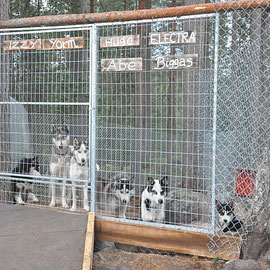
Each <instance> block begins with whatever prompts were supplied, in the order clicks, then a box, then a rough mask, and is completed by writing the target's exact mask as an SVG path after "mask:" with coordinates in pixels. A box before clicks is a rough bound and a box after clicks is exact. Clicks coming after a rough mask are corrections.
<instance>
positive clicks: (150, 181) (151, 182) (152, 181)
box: [147, 176, 155, 186]
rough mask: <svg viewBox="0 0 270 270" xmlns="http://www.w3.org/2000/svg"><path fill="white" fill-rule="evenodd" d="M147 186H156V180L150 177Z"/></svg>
mask: <svg viewBox="0 0 270 270" xmlns="http://www.w3.org/2000/svg"><path fill="white" fill-rule="evenodd" d="M147 184H148V185H149V186H152V185H154V184H155V180H154V178H152V177H151V176H149V177H148V179H147Z"/></svg>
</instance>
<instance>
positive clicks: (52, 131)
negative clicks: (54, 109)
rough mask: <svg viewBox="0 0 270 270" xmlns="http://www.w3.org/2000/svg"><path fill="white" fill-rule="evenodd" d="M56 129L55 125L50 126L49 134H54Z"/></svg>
mask: <svg viewBox="0 0 270 270" xmlns="http://www.w3.org/2000/svg"><path fill="white" fill-rule="evenodd" d="M56 129H57V127H56V126H55V125H52V126H51V133H53V134H55V133H56Z"/></svg>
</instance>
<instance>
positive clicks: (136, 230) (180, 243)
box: [95, 219, 239, 260]
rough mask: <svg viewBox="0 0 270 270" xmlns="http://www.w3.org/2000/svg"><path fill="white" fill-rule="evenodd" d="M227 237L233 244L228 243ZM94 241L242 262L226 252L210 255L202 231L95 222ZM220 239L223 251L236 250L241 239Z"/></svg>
mask: <svg viewBox="0 0 270 270" xmlns="http://www.w3.org/2000/svg"><path fill="white" fill-rule="evenodd" d="M228 238H230V240H232V241H228ZM95 239H97V240H104V241H111V242H116V243H120V244H127V245H134V246H139V247H145V248H151V249H157V250H164V251H169V252H176V253H183V254H189V255H195V256H202V257H208V258H215V257H221V258H222V259H224V260H232V259H239V256H233V255H227V254H226V252H224V253H222V254H221V253H215V254H214V253H212V252H210V251H209V250H208V247H207V244H208V243H209V237H208V235H207V234H205V233H199V232H190V231H182V230H176V229H169V228H161V227H155V226H146V225H140V224H132V223H126V222H125V223H124V222H118V221H111V220H104V219H96V220H95ZM217 240H218V241H222V242H223V243H224V244H223V246H222V249H223V251H226V247H230V248H231V246H234V247H235V250H236V251H237V245H238V241H239V239H238V238H236V237H232V236H228V235H226V236H223V235H220V236H217ZM231 243H234V244H231Z"/></svg>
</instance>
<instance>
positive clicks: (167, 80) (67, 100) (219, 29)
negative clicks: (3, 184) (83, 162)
mask: <svg viewBox="0 0 270 270" xmlns="http://www.w3.org/2000/svg"><path fill="white" fill-rule="evenodd" d="M245 3H246V4H247V6H248V7H249V8H250V7H252V5H251V4H250V3H249V1H245ZM223 5H225V3H223ZM230 5H231V8H230V10H228V11H226V12H222V13H213V14H200V15H188V16H181V17H172V18H160V19H151V20H148V19H146V20H140V21H137V20H133V21H128V22H114V23H113V22H110V23H96V24H90V25H75V26H56V27H55V26H54V27H53V26H52V27H48V26H47V27H31V28H22V29H19V28H14V29H6V30H4V29H1V33H0V34H1V54H4V55H5V58H4V59H5V60H6V62H5V65H6V66H7V67H8V72H7V77H8V89H9V92H8V97H9V99H8V100H4V101H1V104H2V105H5V106H8V107H9V110H10V113H9V117H8V118H9V123H10V125H9V126H10V131H9V133H10V136H9V137H10V138H8V140H7V141H5V142H4V143H6V144H8V145H9V150H8V154H9V155H10V160H7V164H6V165H7V166H6V167H7V168H9V169H8V170H7V171H2V172H1V173H0V176H1V179H2V180H4V181H17V180H16V175H14V173H12V169H13V168H14V167H15V166H16V164H18V162H19V160H20V159H21V158H22V157H25V156H26V157H31V156H38V158H39V160H40V164H41V172H42V175H41V176H40V177H39V179H34V180H33V179H30V180H26V181H30V182H31V183H33V185H34V188H33V190H34V191H35V192H36V194H37V195H38V197H39V199H40V202H39V203H38V205H43V206H48V200H49V199H50V184H51V182H52V181H54V180H55V177H53V176H50V175H49V171H48V165H49V162H50V154H51V146H52V134H51V131H50V130H51V126H52V125H59V124H63V123H65V124H66V125H67V126H68V127H69V129H70V137H71V142H72V140H73V139H74V138H75V137H78V138H79V139H81V140H87V141H88V143H89V148H90V152H89V166H90V174H89V181H90V182H91V186H90V190H89V192H91V200H90V202H89V203H90V204H91V210H92V211H94V210H95V198H96V194H97V192H99V190H97V188H96V187H97V184H98V183H97V181H96V177H97V176H100V177H102V178H105V179H110V178H112V177H114V176H115V175H119V174H122V173H124V174H128V175H134V176H135V178H136V181H135V190H136V195H135V197H134V198H133V200H132V201H131V202H130V204H129V207H128V209H127V219H126V220H121V221H122V222H128V223H132V224H134V223H136V224H144V225H152V226H158V227H165V228H172V229H182V230H187V231H192V232H203V233H206V234H209V237H210V238H209V239H210V244H209V246H208V248H209V249H210V250H211V251H212V252H220V251H221V253H222V252H224V253H227V254H234V253H235V252H238V251H239V250H236V251H235V250H231V249H230V248H228V246H226V248H224V247H225V244H224V243H222V242H221V243H220V239H221V238H219V237H218V236H216V233H217V232H218V229H220V228H218V224H217V217H216V206H215V201H216V200H218V201H230V200H233V201H234V202H235V205H236V207H235V210H236V212H237V214H238V215H239V217H240V218H241V219H245V216H248V211H247V209H246V208H247V207H249V206H250V205H251V204H252V198H253V197H254V194H255V195H256V190H254V179H255V177H256V168H257V167H258V165H259V163H260V159H261V153H262V149H263V147H264V146H265V144H266V142H267V139H266V134H267V128H266V126H265V122H267V120H268V115H267V113H266V110H267V104H268V98H267V97H268V96H267V95H266V92H265V91H266V85H267V78H266V79H265V78H264V76H265V74H266V71H265V65H266V62H267V61H269V56H267V54H266V51H267V48H268V45H267V44H268V43H267V38H265V36H266V34H267V23H268V21H269V18H268V17H269V13H268V12H267V10H266V9H265V8H264V7H263V6H261V7H257V8H251V9H244V10H237V6H234V5H235V3H233V4H232V3H230ZM238 5H239V4H238ZM222 8H223V9H224V6H222ZM222 8H221V9H222ZM221 9H220V10H221ZM220 10H219V9H216V11H220ZM265 14H268V15H265ZM96 16H98V15H96ZM258 18H260V19H261V22H259V21H258ZM245 21H246V22H248V23H247V24H246V25H243V23H244V22H245ZM24 22H25V21H24ZM257 33H260V35H259V37H260V38H258V35H257ZM263 39H265V40H263ZM263 41H266V43H264V42H263ZM262 57H263V58H264V59H263V61H262ZM262 74H263V75H262ZM266 77H267V76H266ZM96 163H97V164H98V165H99V166H100V168H101V169H100V171H98V172H96V171H95V168H96ZM164 175H167V176H168V177H169V179H170V181H169V188H170V193H169V196H168V198H167V204H166V213H165V220H164V222H162V223H145V222H143V221H142V220H141V218H140V199H141V198H140V195H141V192H142V190H143V188H144V187H145V185H146V184H147V178H148V177H149V176H153V177H155V178H157V179H160V178H161V177H163V176H164ZM56 180H61V179H56ZM68 180H71V179H68ZM86 181H87V180H83V179H81V180H77V181H76V187H77V188H78V196H79V198H81V195H80V192H81V188H82V184H83V183H84V182H86ZM56 184H57V185H58V186H59V196H58V197H59V201H60V200H61V194H60V193H61V191H60V189H61V182H56ZM67 186H68V187H70V186H71V184H70V183H68V184H67ZM2 192H4V193H5V194H9V193H8V190H6V189H2ZM254 192H255V193H254ZM5 200H6V201H9V198H8V197H6V199H5ZM58 206H59V207H60V208H61V204H60V202H59V205H58ZM97 215H98V216H99V218H101V219H106V220H113V221H114V220H119V219H118V218H117V213H106V212H99V213H97ZM244 222H245V223H246V224H247V225H248V227H249V229H252V224H249V222H250V221H249V220H244ZM246 234H247V231H245V232H244V233H238V236H240V238H241V237H243V238H244V236H245V235H246ZM211 235H214V236H215V237H212V236H211ZM225 238H226V236H225ZM227 239H228V242H229V244H230V243H231V245H233V244H234V241H235V240H234V239H233V238H230V237H229V236H228V237H227ZM230 241H231V242H230Z"/></svg>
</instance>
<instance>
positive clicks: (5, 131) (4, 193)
mask: <svg viewBox="0 0 270 270" xmlns="http://www.w3.org/2000/svg"><path fill="white" fill-rule="evenodd" d="M8 18H9V0H2V1H0V20H5V19H8ZM4 39H5V37H4V36H0V44H3V40H4ZM8 72H9V59H8V54H7V53H4V51H3V50H2V48H1V53H0V85H1V86H0V102H1V103H0V171H1V172H9V171H10V122H9V119H10V108H9V105H8V104H4V103H3V102H8V101H9V88H8V87H9V74H8ZM9 190H10V181H5V180H1V181H0V201H10V194H9V192H8V191H9Z"/></svg>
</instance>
